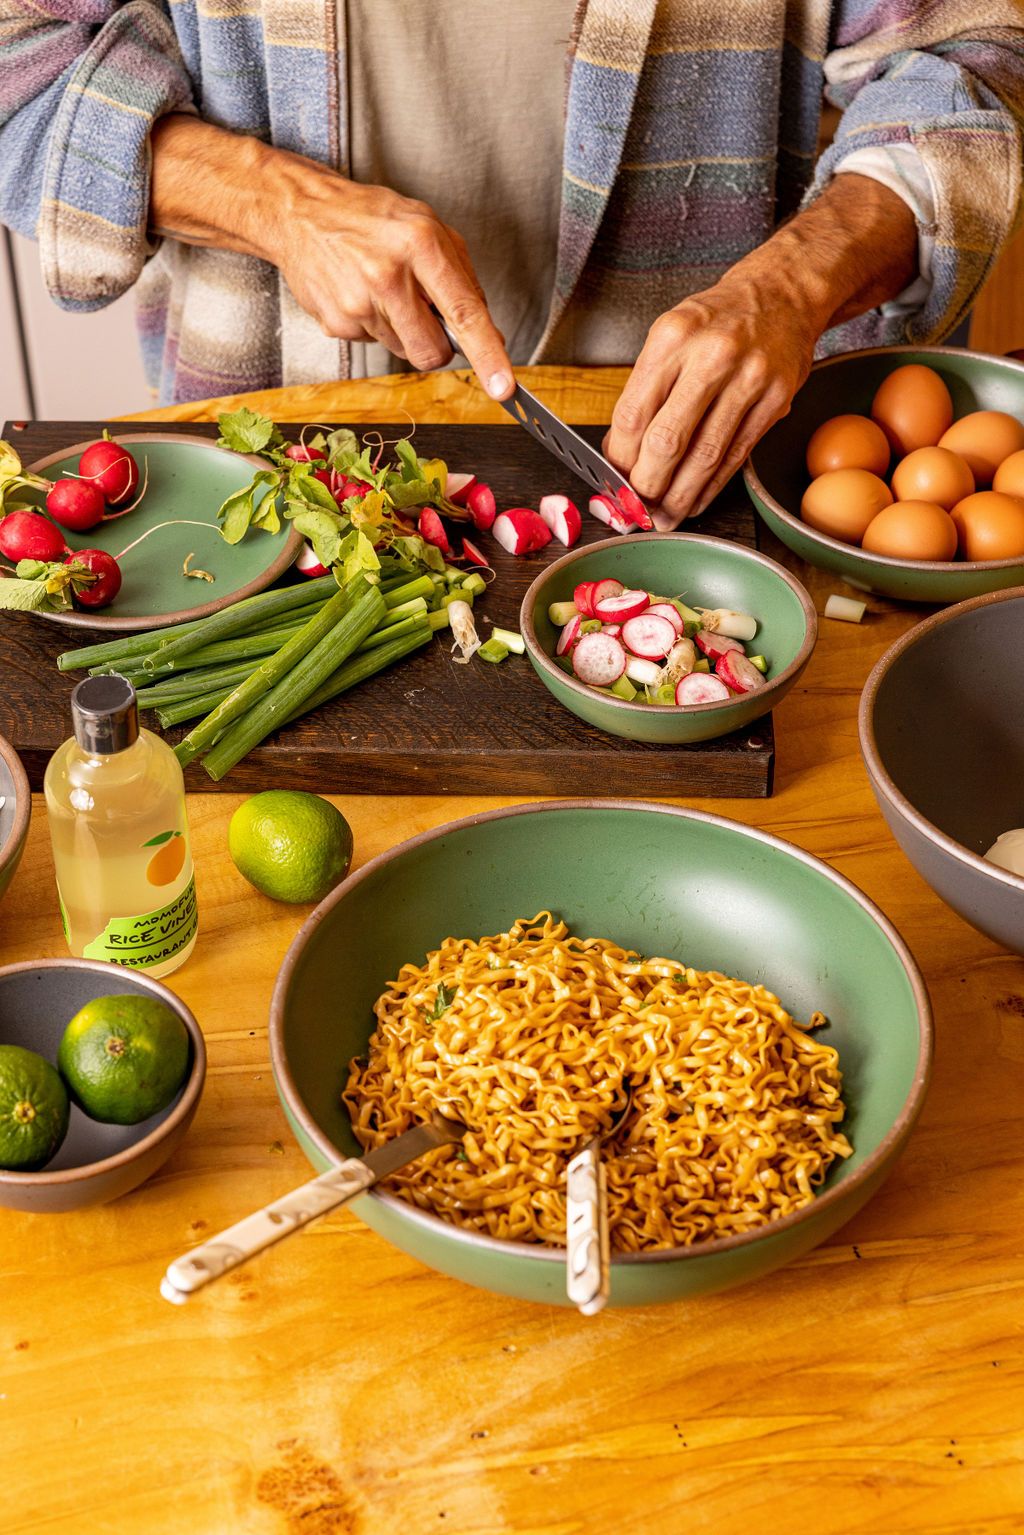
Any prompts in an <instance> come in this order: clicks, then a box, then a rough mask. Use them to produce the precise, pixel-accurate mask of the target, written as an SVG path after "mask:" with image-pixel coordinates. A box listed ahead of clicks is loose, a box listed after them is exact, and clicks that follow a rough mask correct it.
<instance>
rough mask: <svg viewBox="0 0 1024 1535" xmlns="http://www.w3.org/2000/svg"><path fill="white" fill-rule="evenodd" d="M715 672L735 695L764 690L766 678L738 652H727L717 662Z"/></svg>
mask: <svg viewBox="0 0 1024 1535" xmlns="http://www.w3.org/2000/svg"><path fill="white" fill-rule="evenodd" d="M715 672H716V674H717V675H718V676H719V677H721V679H722V681H723V682H724V683H725V684H726V685H727V686H728V687H730V688H732V690H733V692H734V693H753V692H754V690H755V689H756V688H763V687H764V685H765V681H764V678H763V677H762V675H761V673H760V672H759V671H758V669H757V667H756V666H751V664H750V662H749V661H748V660H747V658H746V656H745V655H743V654H742V653H741V652H740V651H738V650H727V651H726V653H725V655H724V656H719V657H718V660H717V661H716V662H715Z"/></svg>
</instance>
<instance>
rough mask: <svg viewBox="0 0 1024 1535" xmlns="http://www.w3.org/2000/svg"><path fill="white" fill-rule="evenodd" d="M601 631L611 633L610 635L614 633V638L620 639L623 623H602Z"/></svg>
mask: <svg viewBox="0 0 1024 1535" xmlns="http://www.w3.org/2000/svg"><path fill="white" fill-rule="evenodd" d="M601 633H602V634H610V635H612V637H613V638H614V639H618V637H619V635H620V634H621V633H622V625H621V624H602V625H601Z"/></svg>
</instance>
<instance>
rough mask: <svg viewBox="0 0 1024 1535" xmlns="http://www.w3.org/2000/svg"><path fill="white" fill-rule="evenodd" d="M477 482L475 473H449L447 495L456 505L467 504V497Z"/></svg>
mask: <svg viewBox="0 0 1024 1535" xmlns="http://www.w3.org/2000/svg"><path fill="white" fill-rule="evenodd" d="M475 484H476V475H475V474H449V476H448V483H447V485H446V486H445V495H446V496H447V497H448V500H449V501H452V502H454V504H455V505H456V506H465V504H466V497H467V495H468V494H469V492H470V491H471V490H472V489H473V486H474V485H475Z"/></svg>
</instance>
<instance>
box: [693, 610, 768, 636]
mask: <svg viewBox="0 0 1024 1535" xmlns="http://www.w3.org/2000/svg"><path fill="white" fill-rule="evenodd" d="M697 612H698V613H699V614H700V616H701V618H702V619H703V621H704V627H705V629H707V630H708V632H709V633H711V634H724V635H725V636H726V638H727V639H730V640H752V639H753V638H754V635H755V634H756V633H757V619H756V618H751V616H750V614H749V613H735V612H733V610H732V608H698V609H697Z"/></svg>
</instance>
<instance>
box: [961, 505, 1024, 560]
mask: <svg viewBox="0 0 1024 1535" xmlns="http://www.w3.org/2000/svg"><path fill="white" fill-rule="evenodd" d="M950 516H951V517H952V519H953V521H954V523H955V524H956V531H957V538H958V541H959V545H960V553H961V555H962V556H963V558H964V559H965V560H1013V559H1020V558H1024V500H1022V499H1021V498H1020V497H1018V496H1004V495H1001V494H1000V492H999V491H998V490H979V491H976V492H975V494H974V495H973V496H967V497H965V499H964V500H963V501H961V502H959V503H958V504H957V505H956V506H954V508H953V510H952V512H951V513H950Z"/></svg>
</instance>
